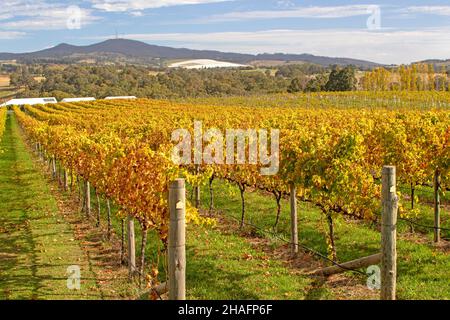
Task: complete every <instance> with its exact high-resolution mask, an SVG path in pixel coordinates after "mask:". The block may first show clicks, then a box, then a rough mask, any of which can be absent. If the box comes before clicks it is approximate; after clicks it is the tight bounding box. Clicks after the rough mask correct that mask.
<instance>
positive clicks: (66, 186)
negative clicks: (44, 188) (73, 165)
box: [63, 168, 69, 191]
mask: <svg viewBox="0 0 450 320" xmlns="http://www.w3.org/2000/svg"><path fill="white" fill-rule="evenodd" d="M63 170H64V191H67V190H68V189H69V177H68V175H67V170H66V169H65V168H64V169H63Z"/></svg>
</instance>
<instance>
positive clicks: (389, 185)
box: [381, 166, 398, 300]
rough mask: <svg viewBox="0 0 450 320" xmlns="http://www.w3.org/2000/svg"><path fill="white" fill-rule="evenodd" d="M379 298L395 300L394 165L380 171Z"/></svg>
mask: <svg viewBox="0 0 450 320" xmlns="http://www.w3.org/2000/svg"><path fill="white" fill-rule="evenodd" d="M381 193H382V206H383V213H382V226H381V253H382V258H381V300H395V298H396V281H397V211H398V197H397V190H396V175H395V167H394V166H385V167H383V171H382V191H381Z"/></svg>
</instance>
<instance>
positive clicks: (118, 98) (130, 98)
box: [105, 96, 137, 100]
mask: <svg viewBox="0 0 450 320" xmlns="http://www.w3.org/2000/svg"><path fill="white" fill-rule="evenodd" d="M132 99H137V98H136V97H135V96H122V97H106V98H105V100H132Z"/></svg>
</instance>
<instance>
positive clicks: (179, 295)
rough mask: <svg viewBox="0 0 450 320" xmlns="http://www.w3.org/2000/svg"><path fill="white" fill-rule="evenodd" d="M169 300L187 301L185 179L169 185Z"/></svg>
mask: <svg viewBox="0 0 450 320" xmlns="http://www.w3.org/2000/svg"><path fill="white" fill-rule="evenodd" d="M169 212H170V224H169V247H168V254H169V257H168V258H169V300H185V299H186V242H185V236H186V221H185V217H186V191H185V182H184V179H177V180H175V181H172V182H170V185H169Z"/></svg>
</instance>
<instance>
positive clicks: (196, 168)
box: [194, 164, 200, 209]
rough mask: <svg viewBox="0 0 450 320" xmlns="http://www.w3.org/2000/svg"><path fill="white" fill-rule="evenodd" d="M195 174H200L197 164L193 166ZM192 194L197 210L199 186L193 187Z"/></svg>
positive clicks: (198, 205) (198, 206)
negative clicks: (193, 194)
mask: <svg viewBox="0 0 450 320" xmlns="http://www.w3.org/2000/svg"><path fill="white" fill-rule="evenodd" d="M195 174H196V175H199V174H200V166H199V165H198V164H197V165H195ZM194 193H195V207H196V208H197V209H198V208H200V185H198V186H195V187H194Z"/></svg>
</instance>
